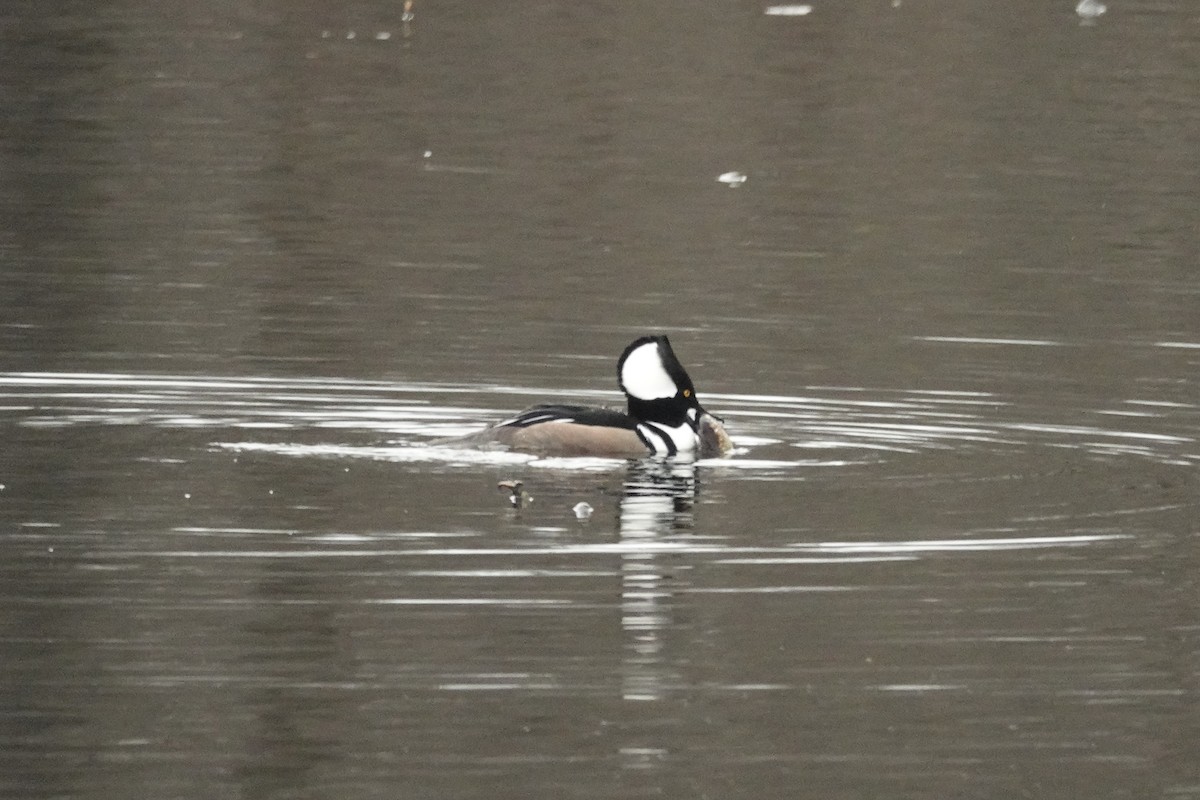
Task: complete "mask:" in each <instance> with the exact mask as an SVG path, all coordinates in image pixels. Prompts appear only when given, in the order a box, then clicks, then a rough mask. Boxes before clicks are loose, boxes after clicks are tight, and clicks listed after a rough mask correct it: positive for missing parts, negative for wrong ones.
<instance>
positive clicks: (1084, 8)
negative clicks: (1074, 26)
mask: <svg viewBox="0 0 1200 800" xmlns="http://www.w3.org/2000/svg"><path fill="white" fill-rule="evenodd" d="M1105 11H1108V6H1106V5H1104V3H1101V2H1100V0H1079V4H1078V5H1077V6H1075V13H1076V14H1078V15H1079V16H1080V17H1081V18H1082V19H1083V20H1084V21H1091V20H1094V19H1096V17H1098V16H1100V15H1101V14H1103V13H1104V12H1105Z"/></svg>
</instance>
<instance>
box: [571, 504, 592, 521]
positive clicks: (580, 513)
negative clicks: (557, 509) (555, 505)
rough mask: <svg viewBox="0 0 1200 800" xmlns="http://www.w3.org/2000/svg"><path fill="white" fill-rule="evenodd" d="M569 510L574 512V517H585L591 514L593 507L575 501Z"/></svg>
mask: <svg viewBox="0 0 1200 800" xmlns="http://www.w3.org/2000/svg"><path fill="white" fill-rule="evenodd" d="M571 510H572V511H574V512H575V518H576V519H587V518H588V517H590V516H591V515H592V511H593V510H594V509H593V508H592V507H591V506H590V505H588V504H587V503H576V504H575V507H574V508H572V509H571Z"/></svg>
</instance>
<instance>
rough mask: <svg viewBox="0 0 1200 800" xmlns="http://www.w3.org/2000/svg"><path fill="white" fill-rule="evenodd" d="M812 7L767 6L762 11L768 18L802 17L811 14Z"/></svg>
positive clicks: (797, 5) (798, 5) (799, 5)
mask: <svg viewBox="0 0 1200 800" xmlns="http://www.w3.org/2000/svg"><path fill="white" fill-rule="evenodd" d="M812 10H813V7H812V6H810V5H801V4H796V5H786V6H767V8H766V10H765V11H763V13H764V14H766V15H767V16H768V17H803V16H807V15H808V14H811V13H812Z"/></svg>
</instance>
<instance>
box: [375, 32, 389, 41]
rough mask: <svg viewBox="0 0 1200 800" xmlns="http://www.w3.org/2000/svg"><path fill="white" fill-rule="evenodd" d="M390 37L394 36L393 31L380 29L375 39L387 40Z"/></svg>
mask: <svg viewBox="0 0 1200 800" xmlns="http://www.w3.org/2000/svg"><path fill="white" fill-rule="evenodd" d="M390 38H392V32H391V31H379V32H378V33H376V34H375V40H376V41H379V42H386V41H387V40H388V39H390Z"/></svg>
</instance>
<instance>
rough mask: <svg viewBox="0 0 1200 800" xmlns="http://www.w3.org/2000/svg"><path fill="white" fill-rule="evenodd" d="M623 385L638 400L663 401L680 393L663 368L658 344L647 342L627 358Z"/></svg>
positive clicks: (622, 372)
mask: <svg viewBox="0 0 1200 800" xmlns="http://www.w3.org/2000/svg"><path fill="white" fill-rule="evenodd" d="M621 384H622V385H623V386H624V387H625V391H627V392H629V394H631V395H633V396H634V397H636V398H637V399H638V400H661V399H662V398H665V397H674V396H675V393H676V392H678V391H679V387H677V386H676V385H675V381H674V380H672V379H671V376H670V375H668V374H667V370H666V369H665V368H664V367H663V363H662V358H661V357H660V356H659V354H658V343H657V342H646V343H645V344H644V345H642V346H641V347H638V348H636V349H635V350H633V351H632V352H631V353H630V354H629V355H628V356H627V357H626V359H625V363H624V364H622V365H621Z"/></svg>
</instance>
